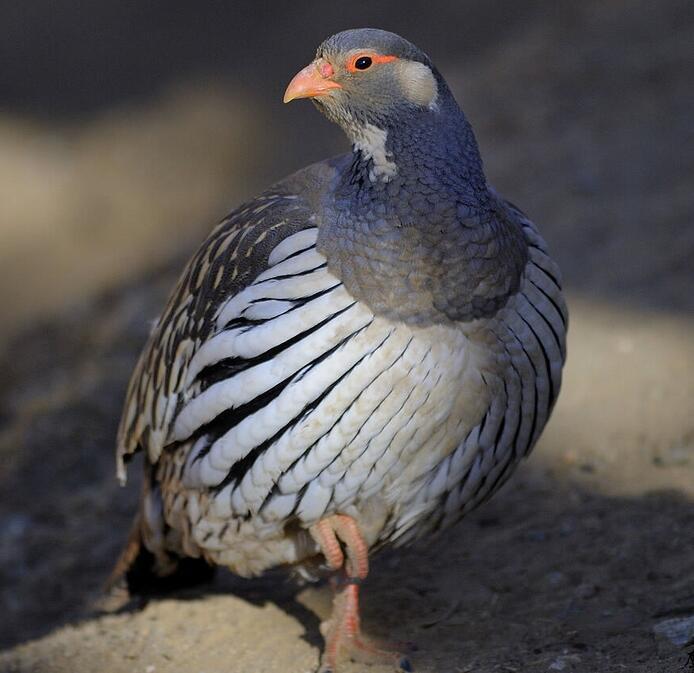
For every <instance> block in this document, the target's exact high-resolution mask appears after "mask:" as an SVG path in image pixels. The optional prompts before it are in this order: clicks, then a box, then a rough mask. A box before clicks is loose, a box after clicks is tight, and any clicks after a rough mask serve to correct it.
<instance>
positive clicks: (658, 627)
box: [653, 615, 694, 647]
mask: <svg viewBox="0 0 694 673" xmlns="http://www.w3.org/2000/svg"><path fill="white" fill-rule="evenodd" d="M653 632H654V633H655V635H656V637H657V638H662V639H664V640H669V641H670V642H671V643H672V644H673V645H677V647H682V646H683V645H686V644H687V643H688V642H689V641H690V640H691V639H692V638H694V615H687V616H685V617H671V618H670V619H663V620H662V621H660V622H658V623H657V624H655V625H654V626H653Z"/></svg>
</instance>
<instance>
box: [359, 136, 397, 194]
mask: <svg viewBox="0 0 694 673" xmlns="http://www.w3.org/2000/svg"><path fill="white" fill-rule="evenodd" d="M387 138H388V132H387V131H384V130H383V129H380V128H378V126H374V125H373V124H367V125H366V126H363V127H359V130H358V135H356V136H355V139H354V148H355V149H357V150H360V151H361V153H362V154H363V155H364V157H365V158H366V159H371V161H372V162H373V165H372V167H371V169H370V170H369V180H371V182H376V180H383V182H388V181H389V180H390V179H391V178H393V176H395V174H396V173H397V172H398V167H397V165H396V164H395V162H394V161H392V160H391V159H392V154H391V153H390V152H388V150H387V149H386V139H387Z"/></svg>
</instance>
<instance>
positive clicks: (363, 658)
mask: <svg viewBox="0 0 694 673" xmlns="http://www.w3.org/2000/svg"><path fill="white" fill-rule="evenodd" d="M311 535H312V536H313V538H314V539H315V540H316V542H317V543H318V545H319V546H320V548H321V551H322V552H323V555H324V556H325V559H326V561H327V562H328V565H329V566H330V567H331V568H333V569H334V570H336V571H337V570H341V569H342V568H344V573H345V577H344V578H342V579H338V580H337V581H336V582H335V587H336V591H335V598H334V600H333V611H332V614H331V616H330V619H329V620H328V621H326V622H323V624H321V632H322V634H323V637H324V638H325V651H324V652H323V656H322V657H321V666H320V669H319V673H339V668H340V664H341V663H343V662H344V661H348V660H350V659H351V660H353V661H357V662H359V663H363V664H391V665H392V666H393V667H394V669H395V670H397V671H411V670H412V667H411V666H410V662H409V661H408V660H407V659H406V658H405V657H403V656H402V655H401V654H400V653H398V652H395V651H391V650H389V649H387V648H386V647H384V646H382V645H380V644H377V643H376V642H375V641H372V640H370V639H367V638H365V637H364V636H363V635H362V633H361V623H360V618H359V584H360V583H361V581H362V580H364V579H365V578H366V576H367V575H368V573H369V556H368V554H369V550H368V547H367V545H366V543H365V542H364V538H363V537H362V536H361V533H360V532H359V527H358V526H357V522H356V521H355V520H354V519H353V518H352V517H349V516H345V515H342V514H335V515H333V516H330V517H327V518H325V519H321V520H320V521H319V522H318V523H317V524H315V525H314V526H312V527H311ZM340 543H342V544H343V545H344V547H345V551H346V555H347V560H346V561H345V553H344V552H343V551H342V545H341V544H340Z"/></svg>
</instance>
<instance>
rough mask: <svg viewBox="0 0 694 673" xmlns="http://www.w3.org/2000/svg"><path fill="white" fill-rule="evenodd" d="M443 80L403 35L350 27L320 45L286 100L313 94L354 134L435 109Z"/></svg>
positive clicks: (320, 105) (328, 113) (323, 108)
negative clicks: (368, 126)
mask: <svg viewBox="0 0 694 673" xmlns="http://www.w3.org/2000/svg"><path fill="white" fill-rule="evenodd" d="M442 87H445V83H444V82H443V80H442V79H441V78H440V76H439V75H438V73H437V72H436V70H435V69H434V67H433V66H432V64H431V61H430V60H429V57H428V56H427V55H426V54H424V53H423V52H422V51H420V50H419V49H418V48H417V47H415V46H414V45H413V44H411V43H410V42H408V41H407V40H405V39H403V38H402V37H400V36H399V35H396V34H394V33H389V32H387V31H385V30H378V29H375V28H361V29H355V30H346V31H343V32H341V33H337V34H335V35H333V36H332V37H329V38H328V39H327V40H325V42H323V44H321V45H320V47H318V50H317V52H316V57H315V59H314V60H313V61H312V62H311V63H309V65H307V66H306V67H305V68H304V69H303V70H301V71H300V72H299V73H298V74H297V75H296V76H295V77H294V79H292V81H291V82H290V83H289V86H288V87H287V90H286V92H285V94H284V102H285V103H288V102H289V101H292V100H294V99H296V98H311V99H313V101H314V102H315V103H316V105H317V106H318V108H319V109H320V110H321V111H322V112H323V113H324V114H325V115H326V116H327V117H328V119H330V120H331V121H334V122H337V123H338V124H340V126H342V127H343V129H344V130H345V131H346V132H347V134H348V135H349V136H350V137H352V138H354V137H355V136H356V137H358V136H359V135H360V131H361V130H362V129H363V128H364V127H365V126H367V125H371V126H374V127H377V128H384V127H387V126H390V125H391V124H392V123H397V122H398V121H399V120H401V119H402V118H403V117H406V116H411V115H412V114H413V113H420V114H421V113H423V112H424V113H431V114H435V113H436V112H437V111H438V109H439V105H440V103H441V97H442V95H443V94H444V92H443V91H442Z"/></svg>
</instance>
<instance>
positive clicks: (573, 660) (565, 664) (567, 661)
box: [548, 654, 581, 671]
mask: <svg viewBox="0 0 694 673" xmlns="http://www.w3.org/2000/svg"><path fill="white" fill-rule="evenodd" d="M580 663H581V657H579V656H578V655H577V654H564V655H562V656H559V657H557V658H556V659H555V660H554V661H553V662H552V663H551V664H550V665H549V668H548V670H550V671H565V670H571V669H570V668H569V667H570V666H571V664H580Z"/></svg>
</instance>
